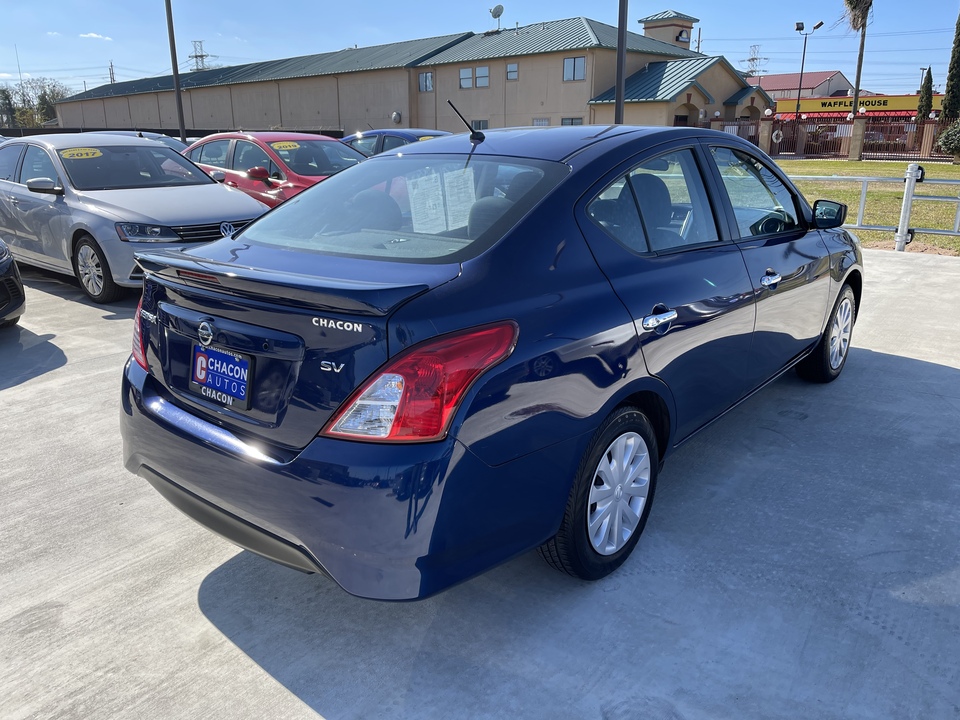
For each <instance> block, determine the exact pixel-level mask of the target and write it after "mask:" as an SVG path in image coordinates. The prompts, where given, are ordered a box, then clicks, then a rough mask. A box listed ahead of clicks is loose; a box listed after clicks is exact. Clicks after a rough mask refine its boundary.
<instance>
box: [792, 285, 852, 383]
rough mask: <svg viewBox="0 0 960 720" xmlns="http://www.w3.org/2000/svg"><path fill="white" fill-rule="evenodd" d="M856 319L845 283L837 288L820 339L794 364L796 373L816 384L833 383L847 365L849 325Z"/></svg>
mask: <svg viewBox="0 0 960 720" xmlns="http://www.w3.org/2000/svg"><path fill="white" fill-rule="evenodd" d="M856 320H857V300H856V298H855V297H854V295H853V290H851V289H850V286H849V285H844V286H843V287H842V288H841V289H840V295H839V297H838V298H837V302H836V304H835V305H834V306H833V312H832V313H831V314H830V320H828V321H827V327H826V329H825V330H824V331H823V335H822V336H821V337H820V342H819V343H817V347H815V348H814V349H813V352H812V353H810V354H809V355H808V356H807V357H805V358H804V359H803V360H801V361H800V362H799V363H798V364H797V375H799V376H800V377H802V378H803V379H804V380H808V381H810V382H817V383H828V382H833V381H834V380H836V379H837V378H838V377H840V373H841V372H842V371H843V366H844V365H846V364H847V354H848V353H849V350H850V341H851V340H852V339H853V326H854V323H855V322H856Z"/></svg>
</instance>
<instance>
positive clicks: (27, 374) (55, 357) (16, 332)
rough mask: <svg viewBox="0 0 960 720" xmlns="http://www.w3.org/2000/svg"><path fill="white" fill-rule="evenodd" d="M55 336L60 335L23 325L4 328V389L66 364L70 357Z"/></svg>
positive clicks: (0, 343)
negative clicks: (54, 341) (56, 342)
mask: <svg viewBox="0 0 960 720" xmlns="http://www.w3.org/2000/svg"><path fill="white" fill-rule="evenodd" d="M54 338H56V335H53V334H47V335H37V334H36V333H33V332H30V331H29V330H27V329H26V328H25V327H22V326H20V325H14V326H13V327H11V328H6V329H3V330H0V390H5V389H7V388H11V387H15V386H16V385H19V384H20V383H23V382H26V381H27V380H32V379H33V378H35V377H39V376H40V375H43V374H45V373H48V372H50V371H51V370H56V369H57V368H59V367H63V366H64V365H65V364H66V363H67V356H66V355H65V354H64V352H63V350H61V349H60V348H59V347H57V346H56V345H55V344H54V343H53V339H54Z"/></svg>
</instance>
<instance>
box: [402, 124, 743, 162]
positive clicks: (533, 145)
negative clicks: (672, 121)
mask: <svg viewBox="0 0 960 720" xmlns="http://www.w3.org/2000/svg"><path fill="white" fill-rule="evenodd" d="M483 135H484V137H485V139H484V140H483V142H481V143H479V144H477V145H476V147H475V149H472V148H473V144H472V143H471V142H470V134H469V133H466V132H464V133H460V134H458V135H444V136H440V137H436V138H434V139H433V140H431V141H430V142H428V143H414V144H413V145H405V146H404V147H403V148H401V149H400V150H401V151H402V152H403V154H404V155H409V154H414V153H416V154H437V153H452V154H463V153H470V152H473V153H475V154H478V155H508V156H513V157H524V158H532V159H540V160H554V161H558V162H559V161H563V160H566V159H567V158H569V157H571V156H572V155H574V154H576V153H578V152H580V151H581V150H583V149H584V148H586V147H589V146H591V145H597V144H604V145H605V146H606V147H605V148H604V149H605V150H609V149H611V148H614V147H617V146H619V145H622V144H624V143H626V142H628V141H631V140H636V139H640V138H648V139H649V140H650V144H651V145H653V144H655V143H659V142H666V141H668V140H672V139H679V138H690V137H700V136H707V135H717V136H720V137H723V136H725V135H726V137H730V136H729V134H725V133H721V132H717V131H711V130H701V129H699V128H681V127H660V126H657V127H642V126H633V125H564V126H559V127H557V126H554V127H522V128H505V129H502V130H500V129H498V130H484V131H483ZM388 152H391V151H388Z"/></svg>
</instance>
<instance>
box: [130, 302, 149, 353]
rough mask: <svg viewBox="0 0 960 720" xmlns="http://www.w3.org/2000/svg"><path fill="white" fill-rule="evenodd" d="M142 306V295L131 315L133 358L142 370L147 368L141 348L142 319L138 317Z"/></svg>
mask: <svg viewBox="0 0 960 720" xmlns="http://www.w3.org/2000/svg"><path fill="white" fill-rule="evenodd" d="M142 308H143V296H141V297H140V302H139V303H137V312H136V313H134V315H133V359H134V360H136V361H137V365H139V366H140V367H142V368H143V369H144V370H149V369H150V368H148V367H147V353H146V352H145V351H144V348H143V333H142V332H141V330H140V324H141V323H142V322H143V319H142V318H141V317H140V310H141V309H142Z"/></svg>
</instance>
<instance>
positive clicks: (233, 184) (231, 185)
mask: <svg viewBox="0 0 960 720" xmlns="http://www.w3.org/2000/svg"><path fill="white" fill-rule="evenodd" d="M223 184H224V185H229V186H230V187H240V186H239V185H237V183H235V182H233V180H225V181H224V182H223Z"/></svg>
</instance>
